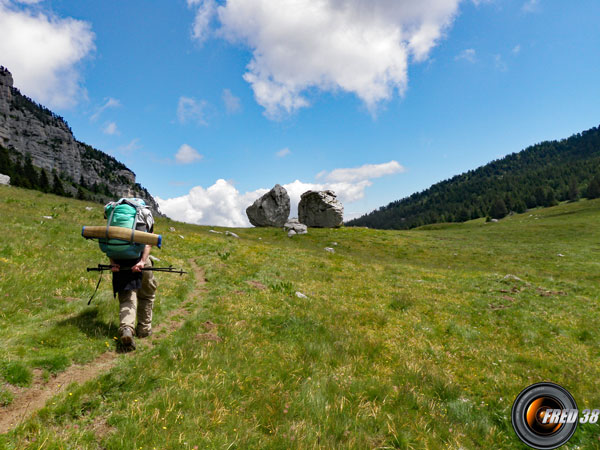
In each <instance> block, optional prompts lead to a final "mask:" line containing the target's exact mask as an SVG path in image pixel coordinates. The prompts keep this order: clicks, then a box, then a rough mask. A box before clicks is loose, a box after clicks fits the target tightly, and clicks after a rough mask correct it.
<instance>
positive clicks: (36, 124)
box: [0, 67, 159, 213]
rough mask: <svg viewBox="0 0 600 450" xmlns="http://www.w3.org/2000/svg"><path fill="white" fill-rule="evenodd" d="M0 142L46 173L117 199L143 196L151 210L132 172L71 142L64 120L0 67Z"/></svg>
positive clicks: (150, 202)
mask: <svg viewBox="0 0 600 450" xmlns="http://www.w3.org/2000/svg"><path fill="white" fill-rule="evenodd" d="M0 146H3V147H5V148H7V149H9V150H10V151H11V152H13V151H14V152H17V153H20V154H21V155H23V156H25V155H27V154H29V155H31V159H32V162H33V164H34V165H35V166H38V167H40V168H43V169H46V170H47V171H48V172H51V171H52V170H56V172H57V173H58V174H59V175H61V177H63V178H68V179H71V180H72V181H74V182H76V183H78V182H79V181H80V180H81V178H83V179H84V180H85V183H86V184H87V185H89V186H91V185H93V184H94V183H97V184H98V185H100V184H106V185H107V186H108V187H109V188H110V191H111V192H112V193H114V194H115V195H116V196H120V197H139V198H143V199H144V200H145V201H146V203H147V204H148V205H149V206H150V207H151V208H152V210H153V211H154V212H155V213H158V211H159V210H158V204H157V203H156V201H155V200H154V198H153V197H152V196H151V195H150V193H149V192H148V191H147V190H146V189H144V188H143V187H142V186H140V185H139V184H137V183H136V182H135V174H134V173H133V172H132V171H131V170H129V169H128V168H127V167H126V166H125V165H124V164H122V163H120V162H119V161H117V160H116V159H115V158H113V157H112V156H110V155H107V154H106V153H104V152H101V151H100V150H96V149H94V148H93V147H91V146H89V145H87V144H84V143H83V142H79V141H77V140H76V139H75V138H74V137H73V133H72V132H71V129H70V128H69V126H68V125H67V124H66V122H65V121H64V120H63V119H62V118H61V117H59V116H57V115H56V114H54V113H52V112H51V111H50V110H48V109H47V108H44V107H43V106H41V105H38V104H36V103H35V102H33V101H31V100H30V99H29V98H27V97H25V96H23V95H22V94H21V93H20V92H19V90H18V89H16V88H15V87H13V78H12V75H11V73H10V72H9V71H8V70H6V69H4V68H1V67H0Z"/></svg>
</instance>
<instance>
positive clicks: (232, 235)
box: [225, 231, 240, 239]
mask: <svg viewBox="0 0 600 450" xmlns="http://www.w3.org/2000/svg"><path fill="white" fill-rule="evenodd" d="M225 236H231V237H234V238H236V239H239V238H240V237H239V236H238V235H237V234H235V233H234V232H233V231H226V232H225Z"/></svg>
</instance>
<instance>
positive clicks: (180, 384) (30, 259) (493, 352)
mask: <svg viewBox="0 0 600 450" xmlns="http://www.w3.org/2000/svg"><path fill="white" fill-rule="evenodd" d="M85 206H93V208H94V209H93V210H91V211H87V210H86V209H85ZM43 215H54V219H52V220H46V219H43V218H42V216H43ZM101 216H102V213H101V208H100V207H98V205H94V204H87V203H84V202H79V201H75V200H67V199H63V198H58V197H54V196H49V195H42V194H38V193H35V192H32V191H25V190H20V189H15V188H6V187H1V186H0V233H1V234H0V235H1V236H2V239H1V240H0V341H1V342H2V343H3V345H2V350H1V353H0V368H1V369H2V374H3V376H4V379H5V380H8V379H10V380H12V381H13V383H17V384H18V383H21V384H27V374H28V373H29V372H31V370H32V369H33V368H41V370H42V371H45V373H46V376H50V373H51V372H52V371H60V370H64V368H65V367H66V366H67V365H69V364H71V363H72V362H85V361H89V360H91V359H92V358H93V357H95V356H96V355H98V354H99V353H101V352H103V351H106V350H107V346H108V347H110V349H111V350H112V349H113V347H114V345H113V343H112V338H113V335H114V334H115V330H116V325H117V322H116V320H117V317H116V315H117V306H116V302H115V301H114V300H112V295H111V293H110V290H109V283H108V282H107V281H105V283H106V284H104V285H103V287H102V288H101V289H102V291H101V294H99V296H98V297H97V299H95V300H94V303H93V304H92V306H90V307H88V306H86V300H87V297H88V296H89V294H90V293H91V292H92V291H93V288H94V286H95V282H96V279H95V277H93V276H91V275H88V274H86V273H85V271H84V267H86V266H88V265H93V264H94V263H97V262H101V259H102V258H101V257H102V254H101V253H100V252H99V250H97V247H96V245H95V244H94V243H92V242H89V241H85V240H84V239H82V238H81V237H80V235H79V233H80V226H81V225H83V224H87V225H93V224H99V223H101V222H102V220H101ZM599 220H600V201H581V202H578V203H575V204H568V205H567V204H565V205H559V206H557V207H554V208H549V209H546V210H535V211H533V212H529V213H526V214H523V215H518V216H513V217H510V218H507V219H505V220H503V221H501V222H499V223H496V224H484V223H483V222H482V221H473V222H470V223H467V224H464V225H451V226H448V227H443V226H437V228H438V229H428V230H423V229H421V230H413V231H405V232H394V231H375V230H366V229H338V230H318V229H311V230H309V234H308V235H306V236H296V237H294V238H293V239H289V238H287V237H286V235H285V234H284V233H283V232H282V231H280V230H275V229H240V230H235V231H236V233H238V234H239V235H240V239H239V240H237V239H234V238H231V237H226V236H225V235H219V234H214V233H209V232H208V229H209V228H207V227H198V226H192V225H185V224H179V223H175V222H171V221H167V220H164V219H159V220H158V223H157V226H156V229H157V231H158V232H163V234H164V241H165V247H164V249H163V250H160V251H156V252H155V254H156V255H158V256H159V257H160V258H161V259H162V261H161V264H165V265H168V264H173V265H175V266H178V265H182V266H184V267H187V268H190V263H189V260H190V259H194V260H195V261H196V262H197V263H198V264H199V265H201V266H202V267H204V268H205V270H206V276H207V279H208V283H207V285H206V293H205V295H204V297H203V298H201V299H199V300H198V305H197V307H198V309H197V310H196V312H195V313H194V314H193V315H192V316H191V317H190V319H188V321H187V322H186V324H185V325H184V326H183V328H182V329H180V330H179V331H177V332H175V333H174V334H173V335H172V336H170V337H168V338H165V339H164V340H163V341H161V343H160V344H159V345H158V346H157V347H155V348H154V349H152V350H148V351H140V352H137V353H136V354H134V355H124V356H121V357H120V359H119V363H118V365H117V367H116V368H114V369H113V370H111V372H110V373H108V374H107V375H105V376H101V377H100V378H99V379H97V380H95V381H93V382H89V383H87V384H86V385H84V386H73V387H72V388H70V389H69V390H68V392H66V393H64V394H63V395H60V396H58V397H57V398H55V399H54V400H53V401H52V402H49V404H48V405H47V407H46V408H44V409H43V410H42V411H40V413H39V414H38V415H37V416H35V417H34V418H32V419H30V420H29V421H27V422H26V423H25V424H24V425H22V426H20V427H19V428H17V429H16V430H15V431H13V432H11V433H10V434H8V435H4V436H0V448H3V447H6V448H9V449H12V448H18V449H21V448H32V449H33V448H36V449H37V448H40V444H42V443H43V448H46V449H48V448H49V449H52V448H90V449H134V448H135V449H139V448H143V449H146V448H148V449H152V448H157V449H158V448H160V449H188V448H189V449H192V448H194V446H198V448H240V449H242V448H394V447H396V448H448V447H449V448H525V447H524V446H521V445H520V444H519V442H518V440H517V438H516V436H515V435H514V433H513V431H512V428H511V425H510V408H511V406H512V402H513V400H514V398H515V396H516V395H517V394H518V393H519V392H520V391H521V390H522V389H523V388H525V387H526V386H527V385H529V384H531V383H534V382H538V381H542V380H549V381H553V382H556V383H559V384H561V385H563V386H565V387H566V388H567V389H568V390H569V391H570V392H571V393H572V394H573V396H574V397H575V399H576V400H577V402H578V404H579V407H580V409H584V408H590V407H592V408H598V407H600V393H599V392H598V390H597V380H598V378H599V376H600V367H599V366H598V364H597V360H598V356H599V347H598V341H599V329H600V327H599V316H598V309H599V307H598V304H597V298H598V294H599V289H598V286H597V281H598V262H597V261H596V259H597V258H596V257H597V255H598V252H599V251H600V243H599V242H600V231H599V230H598V226H597V223H598V222H599ZM170 226H174V227H175V228H176V230H177V231H176V232H169V231H167V230H168V228H169V227H170ZM180 234H181V235H182V236H184V238H185V239H181V238H180V237H179V236H178V235H180ZM334 241H335V242H337V243H338V245H337V246H335V249H336V253H335V254H330V253H327V252H325V251H324V247H326V246H329V247H331V246H332V242H334ZM559 254H561V255H564V256H558V255H559ZM507 274H513V275H516V276H518V277H519V278H521V279H522V281H518V280H514V279H505V278H504V277H505V275H507ZM159 277H160V281H159V282H160V283H161V285H160V286H159V300H158V305H157V313H156V320H157V321H160V320H161V319H163V318H164V317H165V315H166V314H167V313H168V310H170V309H171V308H173V307H175V306H176V305H177V304H179V303H180V302H181V301H182V300H183V299H184V298H185V297H186V295H187V293H188V292H190V291H191V289H192V286H193V281H194V280H193V279H192V276H188V277H186V278H180V277H178V276H172V275H167V274H163V275H159ZM107 280H108V278H107ZM249 281H252V282H259V283H261V284H262V285H264V286H265V287H266V289H259V288H257V287H256V286H257V284H256V283H249ZM296 291H301V292H303V293H304V294H306V295H307V296H308V298H306V299H302V298H298V297H296V296H295V295H294V293H295V292H296ZM207 320H210V321H212V322H214V323H217V324H218V325H219V328H218V333H219V335H220V336H221V337H222V338H223V339H224V342H222V343H214V342H206V341H203V340H201V339H198V338H197V335H198V334H199V333H205V330H204V329H203V327H202V323H203V322H205V321H207ZM3 389H4V391H3V393H2V392H1V391H0V399H2V398H7V397H9V394H7V392H8V389H9V387H4V388H3ZM7 401H8V400H7ZM598 427H599V425H580V426H579V429H578V431H577V432H576V434H575V436H574V437H573V438H572V440H571V441H570V443H569V448H575V446H576V445H580V446H583V447H585V448H600V447H599V446H598V435H600V428H598Z"/></svg>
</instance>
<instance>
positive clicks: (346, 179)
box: [317, 160, 405, 183]
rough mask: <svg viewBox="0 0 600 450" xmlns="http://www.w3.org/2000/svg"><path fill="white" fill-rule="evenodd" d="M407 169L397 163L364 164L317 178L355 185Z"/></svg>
mask: <svg viewBox="0 0 600 450" xmlns="http://www.w3.org/2000/svg"><path fill="white" fill-rule="evenodd" d="M404 171H405V169H404V167H403V166H401V165H400V164H399V163H398V162H397V161H394V160H392V161H390V162H387V163H383V164H364V165H362V166H360V167H355V168H351V169H335V170H332V171H331V172H329V173H328V172H320V173H319V174H318V175H317V178H324V179H326V180H328V181H331V182H341V183H353V182H357V181H362V180H368V179H372V178H380V177H383V176H385V175H393V174H395V173H400V172H404Z"/></svg>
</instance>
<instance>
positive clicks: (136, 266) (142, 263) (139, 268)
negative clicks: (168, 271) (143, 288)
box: [131, 261, 146, 272]
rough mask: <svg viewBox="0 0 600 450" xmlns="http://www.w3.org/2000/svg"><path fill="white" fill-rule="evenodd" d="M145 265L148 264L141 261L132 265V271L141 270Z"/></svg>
mask: <svg viewBox="0 0 600 450" xmlns="http://www.w3.org/2000/svg"><path fill="white" fill-rule="evenodd" d="M145 265H146V263H145V262H143V261H139V262H138V263H137V264H136V265H134V266H132V267H131V271H132V272H141V271H142V269H143V268H144V266H145Z"/></svg>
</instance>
